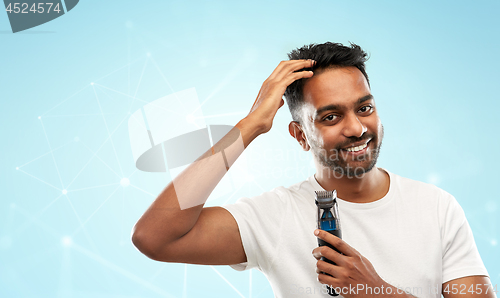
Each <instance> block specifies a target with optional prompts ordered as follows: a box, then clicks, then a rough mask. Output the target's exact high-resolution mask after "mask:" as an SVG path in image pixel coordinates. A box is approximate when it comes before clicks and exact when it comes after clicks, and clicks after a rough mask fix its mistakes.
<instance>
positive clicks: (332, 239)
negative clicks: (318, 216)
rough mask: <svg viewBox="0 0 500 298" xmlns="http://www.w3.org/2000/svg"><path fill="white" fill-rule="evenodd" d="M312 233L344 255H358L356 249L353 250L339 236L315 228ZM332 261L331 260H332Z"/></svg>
mask: <svg viewBox="0 0 500 298" xmlns="http://www.w3.org/2000/svg"><path fill="white" fill-rule="evenodd" d="M314 235H316V237H318V238H320V239H322V240H324V241H326V242H328V243H330V244H331V245H333V247H335V248H336V249H337V250H338V251H340V252H341V253H342V254H344V255H346V256H349V257H351V256H358V255H360V254H359V252H358V251H357V250H355V249H354V248H353V247H351V246H350V245H349V244H347V243H346V242H345V241H344V240H342V239H340V238H339V237H336V236H334V235H332V234H330V233H328V232H326V231H323V230H319V229H317V230H315V231H314ZM332 261H333V260H332Z"/></svg>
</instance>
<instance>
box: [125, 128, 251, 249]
mask: <svg viewBox="0 0 500 298" xmlns="http://www.w3.org/2000/svg"><path fill="white" fill-rule="evenodd" d="M259 133H260V131H259V127H257V126H256V125H254V124H252V123H251V122H250V121H249V120H248V119H246V118H245V119H243V120H241V121H240V122H239V123H238V124H237V125H236V126H235V127H234V128H233V129H232V130H231V131H230V132H229V133H228V134H227V135H226V136H224V137H223V138H222V139H221V140H220V141H219V142H217V143H216V144H215V145H214V146H213V147H212V148H211V150H209V151H207V152H206V153H205V154H203V155H202V156H201V157H200V158H198V160H196V161H195V162H194V163H192V164H191V165H189V166H188V167H187V168H186V169H185V170H184V171H183V172H182V173H180V174H179V175H178V176H177V177H176V178H175V179H174V180H173V181H172V182H171V183H169V184H168V186H167V187H166V188H165V189H164V190H163V192H162V193H161V194H160V195H159V196H158V197H157V198H156V200H155V201H154V202H153V203H152V204H151V206H150V207H149V208H148V209H147V210H146V212H145V213H144V214H143V216H142V217H141V218H140V219H139V221H138V222H137V223H136V225H135V227H134V231H133V236H132V240H133V242H134V244H135V245H136V246H137V247H138V248H139V249H140V250H141V251H143V252H144V253H145V254H148V253H149V254H153V253H154V251H157V250H159V249H163V248H164V247H165V246H166V245H168V244H169V243H172V242H173V241H175V240H177V239H179V238H180V237H182V236H184V235H185V234H187V233H188V232H189V231H190V230H191V229H192V228H193V226H194V225H195V224H196V221H197V220H198V218H199V216H200V213H201V211H202V209H203V205H204V203H205V202H206V200H207V198H208V197H209V195H210V193H211V192H212V191H213V190H214V188H215V187H216V186H217V184H218V183H219V182H220V180H221V179H222V178H223V177H224V175H225V173H226V172H227V170H228V169H229V167H231V165H232V164H233V163H234V162H235V161H236V160H237V158H238V157H239V156H240V155H241V153H242V152H243V151H244V149H245V147H247V146H248V145H249V144H250V142H251V141H252V140H253V139H255V137H257V136H258V134H259Z"/></svg>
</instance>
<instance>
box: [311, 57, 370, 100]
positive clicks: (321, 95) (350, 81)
mask: <svg viewBox="0 0 500 298" xmlns="http://www.w3.org/2000/svg"><path fill="white" fill-rule="evenodd" d="M369 94H370V87H369V86H368V82H367V81H366V78H365V76H364V75H363V73H361V71H360V70H359V69H357V68H356V67H354V66H349V67H338V68H329V69H325V70H322V71H320V72H319V73H315V74H314V76H313V77H312V78H310V79H308V80H307V81H306V82H305V84H304V89H303V95H304V101H305V103H306V105H309V106H312V107H314V109H319V108H321V107H322V106H325V105H337V106H341V107H342V106H343V107H346V108H348V107H351V106H352V105H354V104H355V103H356V102H357V101H358V99H359V98H361V97H364V96H366V95H369Z"/></svg>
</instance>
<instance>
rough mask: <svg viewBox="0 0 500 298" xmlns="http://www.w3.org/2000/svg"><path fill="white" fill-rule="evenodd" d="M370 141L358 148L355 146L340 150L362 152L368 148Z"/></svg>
mask: <svg viewBox="0 0 500 298" xmlns="http://www.w3.org/2000/svg"><path fill="white" fill-rule="evenodd" d="M369 142H370V141H368V142H366V143H364V144H361V145H359V146H355V147H350V148H345V149H342V150H345V151H347V152H359V151H362V150H363V149H365V148H366V147H368V143H369Z"/></svg>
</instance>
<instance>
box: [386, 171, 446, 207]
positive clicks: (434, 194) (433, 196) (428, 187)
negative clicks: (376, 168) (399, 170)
mask: <svg viewBox="0 0 500 298" xmlns="http://www.w3.org/2000/svg"><path fill="white" fill-rule="evenodd" d="M390 177H391V186H393V187H394V188H395V190H396V191H397V192H398V195H400V196H405V197H406V196H410V197H412V198H415V199H418V201H420V202H423V201H425V202H432V201H443V202H448V203H449V202H450V201H453V200H455V198H454V197H453V196H452V195H451V194H450V193H448V192H447V191H445V190H443V189H441V188H439V187H437V186H436V185H433V184H430V183H425V182H422V181H418V180H414V179H410V178H406V177H402V176H399V175H397V174H394V173H390Z"/></svg>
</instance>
